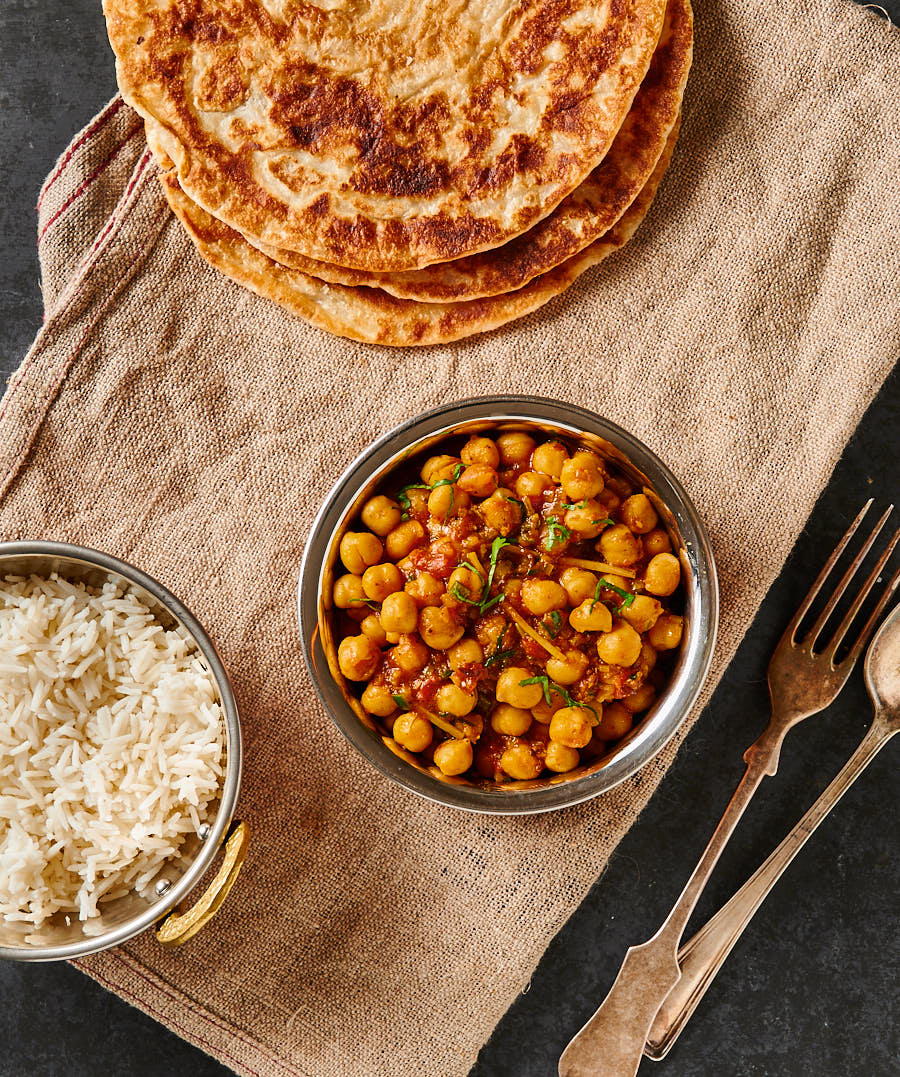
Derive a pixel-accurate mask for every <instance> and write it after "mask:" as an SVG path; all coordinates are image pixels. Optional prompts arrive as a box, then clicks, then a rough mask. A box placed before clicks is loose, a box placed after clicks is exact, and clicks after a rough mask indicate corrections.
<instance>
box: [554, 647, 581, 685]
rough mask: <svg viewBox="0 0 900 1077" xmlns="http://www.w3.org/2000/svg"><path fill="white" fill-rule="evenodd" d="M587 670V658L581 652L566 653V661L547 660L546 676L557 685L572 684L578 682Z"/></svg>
mask: <svg viewBox="0 0 900 1077" xmlns="http://www.w3.org/2000/svg"><path fill="white" fill-rule="evenodd" d="M587 668H588V657H587V655H586V654H584V653H583V652H581V651H578V650H571V651H566V660H565V662H561V661H560V660H559V659H558V658H548V659H547V676H548V677H549V678H550V680H551V681H556V683H557V684H574V683H575V682H576V681H580V680H581V678H582V677H583V676H584V673H585V670H586V669H587Z"/></svg>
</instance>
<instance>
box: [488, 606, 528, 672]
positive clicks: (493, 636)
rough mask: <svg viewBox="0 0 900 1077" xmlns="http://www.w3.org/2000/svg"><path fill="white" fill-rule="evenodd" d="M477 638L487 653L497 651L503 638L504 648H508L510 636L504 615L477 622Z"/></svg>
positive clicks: (500, 614)
mask: <svg viewBox="0 0 900 1077" xmlns="http://www.w3.org/2000/svg"><path fill="white" fill-rule="evenodd" d="M475 636H476V638H477V640H478V642H479V643H480V644H481V646H482V647H483V648H484V649H485V651H486V652H493V651H495V650H497V647H498V643H499V641H500V637H501V636H502V637H503V641H504V647H506V646H508V645H509V641H510V634H509V629H508V626H507V624H506V618H505V617H504V616H503V614H502V613H495V614H493V615H489V616H487V617H482V618H481V619H480V620H478V621H476V622H475ZM526 676H529V674H526Z"/></svg>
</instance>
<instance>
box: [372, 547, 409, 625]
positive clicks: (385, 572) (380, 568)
mask: <svg viewBox="0 0 900 1077" xmlns="http://www.w3.org/2000/svg"><path fill="white" fill-rule="evenodd" d="M362 585H363V590H364V591H365V592H366V597H367V598H371V599H372V601H373V602H383V601H384V600H385V599H386V598H387V596H388V595H392V594H393V593H394V592H395V591H400V590H402V589H403V577H402V576H401V575H400V569H399V568H397V566H396V565H392V564H390V563H389V562H386V563H385V564H383V565H372V567H371V568H367V569H366V571H365V572H364V573H363V578H362ZM386 631H388V632H390V631H391V630H390V629H387V630H386Z"/></svg>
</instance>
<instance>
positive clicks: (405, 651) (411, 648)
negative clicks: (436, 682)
mask: <svg viewBox="0 0 900 1077" xmlns="http://www.w3.org/2000/svg"><path fill="white" fill-rule="evenodd" d="M391 657H392V658H393V660H394V662H395V663H396V664H397V667H398V669H402V670H403V672H404V673H420V672H421V671H422V670H423V669H424V668H425V667H426V666H427V665H428V660H429V658H431V651H429V649H428V648H427V647H426V646H425V644H424V643H423V642H422V641H421V640H420V639H419V637H418V636H414V635H413V634H412V633H404V635H402V636H400V638H399V639H398V640H397V645H396V646H395V647H394V649H393V650H392V651H391Z"/></svg>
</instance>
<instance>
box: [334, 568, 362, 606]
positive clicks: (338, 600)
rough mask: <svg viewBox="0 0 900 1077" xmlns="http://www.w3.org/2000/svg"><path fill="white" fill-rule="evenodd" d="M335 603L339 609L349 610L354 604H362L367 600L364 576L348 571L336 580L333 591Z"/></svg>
mask: <svg viewBox="0 0 900 1077" xmlns="http://www.w3.org/2000/svg"><path fill="white" fill-rule="evenodd" d="M332 596H333V597H334V604H335V606H337V608H338V609H339V610H349V609H351V608H352V607H353V606H361V605H362V604H363V603H364V602H365V601H366V593H365V591H364V590H363V582H362V576H354V575H353V573H352V572H348V573H347V575H346V576H341V578H340V579H339V580H335V584H334V590H333V591H332Z"/></svg>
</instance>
